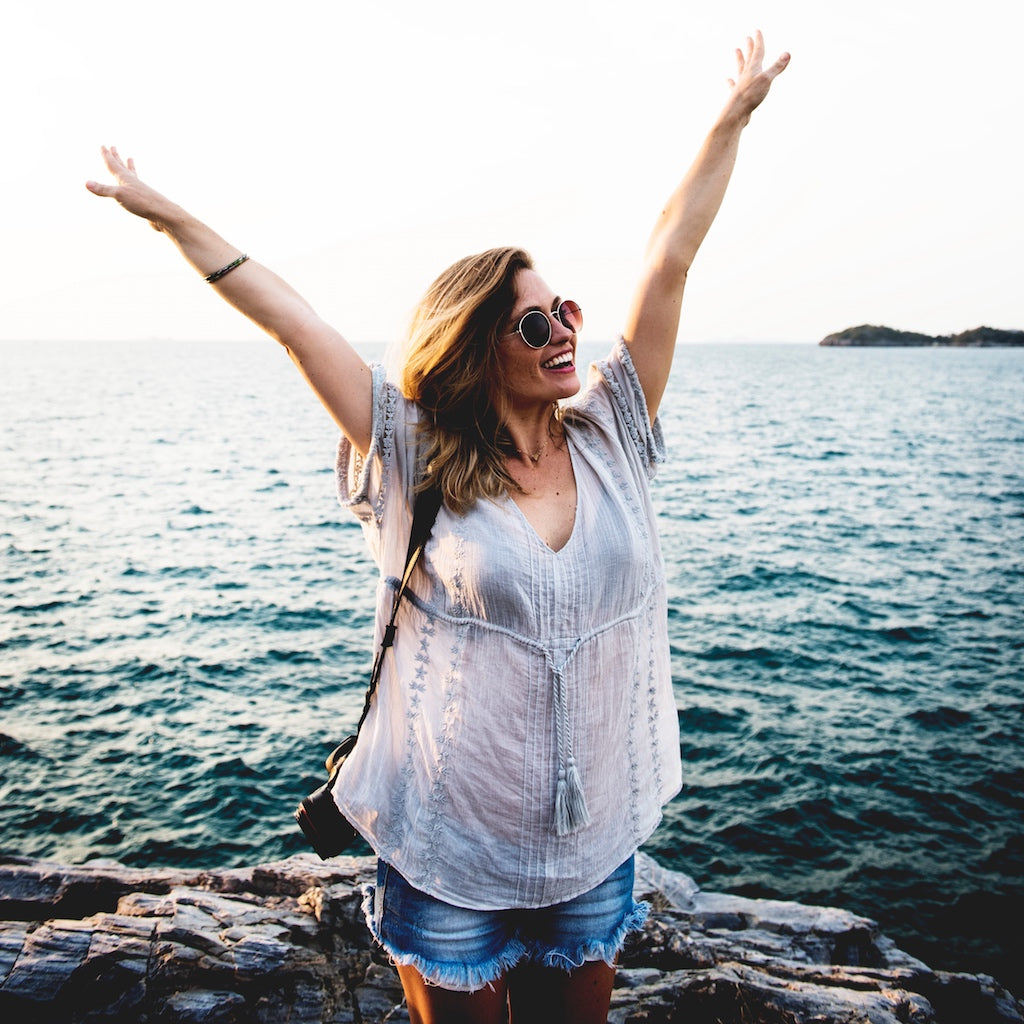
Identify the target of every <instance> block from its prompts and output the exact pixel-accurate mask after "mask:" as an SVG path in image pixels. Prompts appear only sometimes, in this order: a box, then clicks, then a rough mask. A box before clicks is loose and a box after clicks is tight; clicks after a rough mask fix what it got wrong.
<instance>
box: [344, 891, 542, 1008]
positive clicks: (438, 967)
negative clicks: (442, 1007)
mask: <svg viewBox="0 0 1024 1024" xmlns="http://www.w3.org/2000/svg"><path fill="white" fill-rule="evenodd" d="M375 890H376V887H375V886H373V885H367V886H366V887H365V888H364V889H363V904H362V909H363V917H365V918H366V927H367V928H369V929H370V934H371V935H372V936H373V938H374V940H375V941H376V943H377V945H379V946H380V947H381V949H383V950H384V952H385V953H387V955H388V957H389V958H390V959H391V962H392V963H393V964H395V965H396V966H398V967H415V968H416V970H417V971H419V973H420V975H421V976H422V977H423V980H424V981H425V982H426V983H427V984H428V985H436V986H437V987H438V988H443V989H448V990H449V991H451V992H477V991H479V990H480V989H482V988H489V987H490V986H491V985H493V984H494V982H496V981H497V980H498V979H499V978H500V977H501V976H502V975H504V974H506V973H507V972H508V971H510V970H511V969H512V968H513V967H515V966H516V964H518V963H521V962H522V961H523V960H525V959H526V957H527V952H528V951H527V948H526V946H524V945H523V943H522V942H520V941H519V940H518V939H515V938H513V939H510V940H509V942H508V945H507V946H506V947H505V948H504V949H503V950H502V951H501V952H500V953H499V954H498V955H497V956H494V957H491V958H490V959H488V960H485V961H483V962H482V963H479V964H466V963H437V962H435V961H433V960H428V959H427V958H426V957H423V956H420V955H419V954H418V953H403V952H402V951H401V950H399V949H395V948H394V946H393V945H392V944H391V943H390V942H386V941H384V939H383V938H382V937H381V935H380V933H379V932H378V930H377V922H376V921H375V920H374V912H373V910H374V907H373V903H374V893H375Z"/></svg>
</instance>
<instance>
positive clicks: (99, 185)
mask: <svg viewBox="0 0 1024 1024" xmlns="http://www.w3.org/2000/svg"><path fill="white" fill-rule="evenodd" d="M102 153H103V162H104V163H105V164H106V165H107V170H108V171H110V174H111V176H112V177H113V178H114V181H115V184H113V185H108V184H104V183H103V182H98V181H87V182H86V184H85V187H86V188H87V189H88V190H89V191H90V192H92V193H93V194H94V195H97V196H103V197H105V198H109V199H113V200H115V201H116V202H118V203H120V205H121V206H122V207H124V209H126V210H127V211H128V212H129V213H133V214H135V216H136V217H141V218H143V220H147V221H149V223H150V224H151V225H152V226H153V227H154V228H156V230H157V231H162V232H163V233H164V234H166V235H167V237H168V238H170V239H171V241H172V242H174V244H175V245H176V246H177V247H178V249H179V250H180V251H181V254H182V255H183V256H184V257H185V259H186V260H188V262H189V263H191V264H192V266H193V267H195V269H196V270H197V271H198V272H199V273H200V274H201V275H202V276H203V277H208V276H209V275H211V274H214V273H215V272H216V271H217V270H220V269H222V268H224V267H227V266H228V265H229V264H235V265H237V269H232V270H231V272H230V273H229V274H227V275H225V276H219V277H217V279H216V283H214V284H213V288H214V289H215V290H216V292H217V294H218V295H220V297H221V298H222V299H224V300H226V301H227V302H229V303H230V304H231V305H232V306H234V307H235V309H237V310H238V311H239V312H241V313H243V314H244V315H245V316H247V317H248V318H249V319H250V320H252V322H253V323H255V324H256V325H257V326H258V327H260V328H261V329H262V330H264V331H266V332H267V334H269V335H270V336H271V337H272V338H273V339H274V340H275V341H277V342H278V343H279V344H281V345H283V346H284V348H285V349H287V351H288V355H289V356H290V357H291V358H292V360H293V361H294V362H295V364H296V365H297V366H298V368H299V370H300V371H301V373H302V375H303V376H304V377H305V378H306V380H307V381H308V383H309V385H310V387H312V389H313V390H314V391H315V392H316V394H317V396H318V397H319V398H320V401H321V402H323V404H324V406H325V407H326V408H327V410H328V412H330V414H331V416H332V417H333V418H334V420H335V422H336V423H337V424H338V426H339V427H340V428H341V429H342V431H343V432H344V433H345V435H346V436H347V437H348V438H349V440H350V441H351V442H352V443H353V444H354V445H355V447H356V448H357V449H358V450H359V451H360V452H362V453H363V454H365V453H366V452H367V450H368V449H369V446H370V433H371V429H372V424H373V397H372V394H371V378H370V369H369V367H368V366H367V365H366V363H365V362H364V361H363V359H362V357H361V356H360V355H359V354H358V353H357V352H356V351H355V349H353V348H352V346H351V345H350V344H349V343H348V342H347V341H346V340H345V338H343V337H342V336H341V335H340V334H339V333H338V332H337V331H336V330H335V329H334V328H333V327H331V326H330V324H327V323H325V322H324V321H323V320H322V319H321V318H320V317H319V316H318V315H317V314H316V312H314V310H313V308H312V307H311V306H310V304H309V303H308V302H307V301H306V300H305V299H304V298H303V297H302V296H301V295H299V293H298V292H296V291H295V289H294V288H292V287H291V285H289V284H288V283H287V282H286V281H284V280H282V279H281V278H280V277H278V276H277V275H276V274H275V273H273V271H271V270H269V269H268V268H267V267H264V266H263V265H261V264H260V263H259V262H257V261H256V260H254V259H252V260H250V259H246V260H245V261H244V262H242V261H241V260H239V257H240V256H241V255H242V253H241V251H240V250H239V249H237V248H236V247H235V246H233V245H231V244H230V243H229V242H227V241H225V240H224V239H223V238H221V236H220V235H218V234H217V233H216V232H215V231H214V230H213V229H212V228H210V227H208V226H207V225H206V224H204V223H203V222H202V221H200V220H198V219H196V218H195V217H193V216H192V215H191V214H189V213H188V212H186V211H185V210H183V209H182V208H181V207H180V206H178V205H177V204H175V203H172V202H171V201H170V200H169V199H168V198H167V197H166V196H163V195H161V194H160V193H159V192H157V191H156V189H154V188H150V186H149V185H147V184H146V183H145V182H144V181H143V180H142V179H141V178H140V177H139V175H138V173H137V172H136V170H135V161H134V160H131V159H129V160H127V161H125V160H122V159H121V156H120V154H119V153H118V152H117V149H116V148H114V147H113V146H111V147H110V148H109V149H108V148H107V147H106V146H104V147H103V149H102Z"/></svg>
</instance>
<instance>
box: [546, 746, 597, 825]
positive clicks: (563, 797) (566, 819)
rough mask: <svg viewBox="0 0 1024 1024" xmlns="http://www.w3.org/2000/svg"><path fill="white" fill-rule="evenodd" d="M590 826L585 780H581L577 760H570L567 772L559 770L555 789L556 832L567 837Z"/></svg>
mask: <svg viewBox="0 0 1024 1024" xmlns="http://www.w3.org/2000/svg"><path fill="white" fill-rule="evenodd" d="M589 824H590V812H589V811H588V810H587V798H586V797H585V796H584V795H583V780H582V779H581V778H580V772H579V769H578V768H577V767H576V760H575V759H574V758H572V757H570V758H569V764H568V767H567V768H566V770H565V771H562V770H561V769H559V772H558V785H557V786H556V787H555V832H557V833H558V835H560V836H567V835H570V834H571V833H573V832H578V831H579V830H580V829H581V828H583V827H584V826H586V825H589Z"/></svg>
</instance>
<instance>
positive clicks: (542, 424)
mask: <svg viewBox="0 0 1024 1024" xmlns="http://www.w3.org/2000/svg"><path fill="white" fill-rule="evenodd" d="M556 412H557V407H556V406H551V405H549V406H545V407H544V408H543V409H540V410H538V411H537V412H536V413H535V414H533V415H530V416H524V415H522V414H519V415H516V416H515V417H513V418H511V419H510V421H509V422H508V423H507V424H506V429H507V430H508V436H509V440H510V442H511V446H512V447H513V448H514V449H515V453H516V456H517V457H518V458H520V459H522V461H523V462H526V463H529V464H531V465H536V464H537V463H538V462H540V460H541V458H542V457H543V456H544V455H545V454H546V453H547V452H549V451H550V450H552V449H556V448H558V447H559V446H560V445H561V443H562V440H563V439H564V437H565V435H564V433H563V431H562V426H561V423H559V421H558V418H557V416H556Z"/></svg>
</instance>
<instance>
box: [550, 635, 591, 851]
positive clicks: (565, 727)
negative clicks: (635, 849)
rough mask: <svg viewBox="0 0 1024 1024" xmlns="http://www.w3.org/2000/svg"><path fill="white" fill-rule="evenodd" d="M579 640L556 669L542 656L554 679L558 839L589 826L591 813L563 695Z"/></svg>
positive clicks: (566, 699) (556, 823)
mask: <svg viewBox="0 0 1024 1024" xmlns="http://www.w3.org/2000/svg"><path fill="white" fill-rule="evenodd" d="M581 642H582V640H577V641H576V643H575V645H574V646H573V649H572V650H571V651H570V652H569V655H568V657H567V658H566V659H565V661H564V662H562V664H561V665H560V666H557V667H556V666H555V664H554V663H553V662H552V661H551V657H550V655H548V654H547V652H545V656H546V657H547V661H548V664H549V665H550V666H551V673H552V676H553V680H552V682H553V685H552V696H553V699H554V711H555V737H556V741H557V744H558V781H557V783H556V786H555V832H556V833H557V834H558V835H560V836H567V835H571V834H572V833H573V832H578V831H579V830H580V829H581V828H583V827H584V826H586V825H589V824H590V812H589V811H588V810H587V799H586V796H585V794H584V792H583V779H582V778H581V777H580V770H579V767H578V766H577V764H576V757H575V755H574V753H573V748H572V729H571V727H570V724H569V701H568V698H567V696H566V692H565V675H564V672H565V667H566V666H567V665H568V664H569V662H570V661H571V660H572V658H573V655H574V654H575V653H576V651H577V650H579V647H580V644H581Z"/></svg>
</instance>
